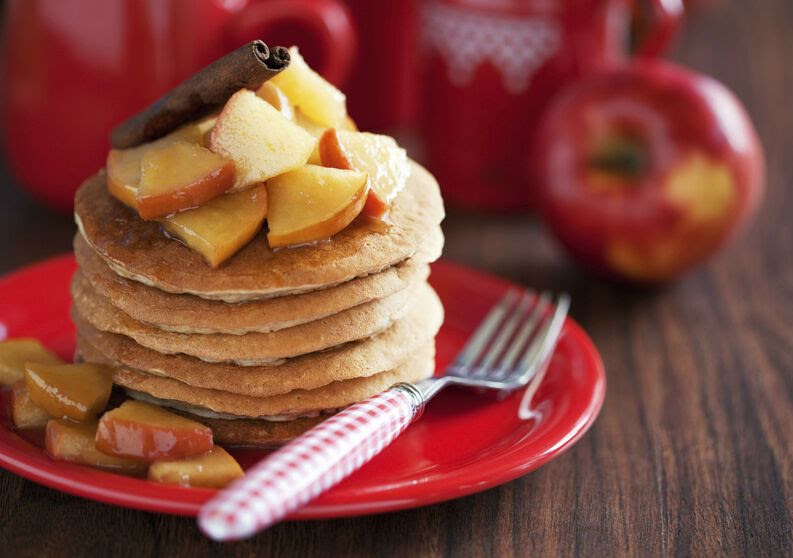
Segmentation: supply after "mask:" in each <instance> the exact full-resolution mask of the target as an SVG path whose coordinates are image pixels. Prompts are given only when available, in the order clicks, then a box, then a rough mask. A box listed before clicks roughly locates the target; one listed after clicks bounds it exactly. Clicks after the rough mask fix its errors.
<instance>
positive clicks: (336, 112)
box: [270, 47, 347, 127]
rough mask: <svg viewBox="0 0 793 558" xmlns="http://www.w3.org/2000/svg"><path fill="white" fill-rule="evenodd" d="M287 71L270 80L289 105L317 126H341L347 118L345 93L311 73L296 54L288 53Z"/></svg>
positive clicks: (295, 49) (316, 74)
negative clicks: (287, 99)
mask: <svg viewBox="0 0 793 558" xmlns="http://www.w3.org/2000/svg"><path fill="white" fill-rule="evenodd" d="M289 57H290V62H289V67H288V68H287V69H286V70H284V71H283V72H281V73H279V74H278V75H276V76H275V77H274V78H272V79H271V80H270V83H272V84H273V85H275V86H276V87H278V88H279V89H281V91H283V92H284V94H285V95H286V96H287V97H288V98H289V100H290V101H291V102H292V104H293V105H294V106H295V107H297V108H299V109H300V110H301V112H302V113H303V114H305V115H306V116H307V117H309V118H310V119H311V120H313V121H314V122H316V123H317V124H319V125H321V126H325V127H331V126H340V125H341V123H342V121H343V120H344V119H345V118H346V116H347V104H346V98H345V96H344V93H342V92H341V91H339V90H338V89H336V87H334V86H333V84H331V83H330V82H329V81H327V80H326V79H325V78H323V77H322V76H321V75H319V74H318V73H317V72H315V71H314V70H312V69H311V68H310V67H309V66H308V64H306V61H305V60H304V59H303V57H302V56H301V55H300V52H298V50H297V47H292V48H290V49H289Z"/></svg>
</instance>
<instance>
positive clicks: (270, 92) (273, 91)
mask: <svg viewBox="0 0 793 558" xmlns="http://www.w3.org/2000/svg"><path fill="white" fill-rule="evenodd" d="M256 96H257V97H259V98H260V99H262V100H264V101H267V102H268V103H270V104H271V105H272V106H273V108H274V109H276V110H277V111H278V112H280V113H281V114H283V115H284V117H285V118H288V119H289V120H294V119H295V107H293V106H292V103H291V102H290V101H289V98H288V97H287V96H286V95H285V94H284V92H283V91H281V88H280V87H277V86H275V85H273V84H272V83H270V82H269V81H265V82H264V83H263V84H262V85H261V87H259V89H257V90H256Z"/></svg>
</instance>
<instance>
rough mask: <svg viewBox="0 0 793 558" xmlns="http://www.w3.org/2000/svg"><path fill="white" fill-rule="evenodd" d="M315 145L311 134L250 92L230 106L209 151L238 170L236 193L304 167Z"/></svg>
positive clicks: (239, 94)
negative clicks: (218, 155) (227, 160)
mask: <svg viewBox="0 0 793 558" xmlns="http://www.w3.org/2000/svg"><path fill="white" fill-rule="evenodd" d="M315 144H316V140H315V139H314V138H313V137H312V136H311V135H310V134H309V133H308V132H306V131H305V130H303V129H302V128H301V127H300V126H298V125H297V124H295V123H294V122H291V121H290V120H288V119H287V118H285V117H284V115H283V114H281V113H280V112H279V111H278V110H276V109H275V108H273V106H272V105H270V104H269V103H268V102H266V101H263V100H262V99H260V98H259V97H257V96H256V94H255V93H254V92H253V91H248V90H247V89H241V90H240V91H237V92H236V93H235V94H234V95H232V96H231V98H230V99H229V100H228V101H227V102H226V105H225V106H224V107H223V110H222V111H221V113H220V114H219V115H218V119H217V122H215V127H214V128H212V133H211V134H210V138H209V148H210V149H211V150H212V151H214V152H215V153H218V154H220V155H222V156H223V157H226V158H228V159H231V160H232V161H234V164H235V165H236V167H237V179H236V182H235V184H234V187H233V188H232V191H235V192H236V191H240V190H244V189H245V188H250V187H252V186H254V185H255V184H258V183H260V182H264V181H265V180H267V179H268V178H272V177H273V176H276V175H279V174H282V173H284V172H287V171H290V170H292V169H296V168H299V167H301V166H303V165H304V164H305V163H306V161H308V158H309V156H310V155H311V152H312V151H313V149H314V145H315Z"/></svg>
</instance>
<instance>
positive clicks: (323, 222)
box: [267, 165, 368, 248]
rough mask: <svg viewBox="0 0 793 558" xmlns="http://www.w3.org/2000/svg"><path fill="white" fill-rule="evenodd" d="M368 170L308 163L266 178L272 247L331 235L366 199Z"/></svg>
mask: <svg viewBox="0 0 793 558" xmlns="http://www.w3.org/2000/svg"><path fill="white" fill-rule="evenodd" d="M367 190H368V187H367V185H366V174H365V173H362V172H358V171H352V170H341V169H329V168H325V167H319V166H316V165H306V166H304V167H301V168H299V169H297V170H293V171H291V172H288V173H285V174H282V175H279V176H276V177H275V178H273V179H271V180H269V181H268V182H267V192H268V194H269V197H270V209H269V214H268V216H267V223H268V226H269V232H268V233H267V240H268V242H269V243H270V246H271V247H272V248H279V247H281V246H290V245H295V244H304V243H306V242H313V241H315V240H324V239H327V238H330V237H331V236H333V235H334V234H336V233H337V232H339V231H340V230H342V229H344V228H345V227H346V226H347V225H349V224H350V223H351V222H352V220H353V219H355V217H357V216H358V214H359V213H360V212H361V209H362V208H363V205H364V203H365V202H366V194H367Z"/></svg>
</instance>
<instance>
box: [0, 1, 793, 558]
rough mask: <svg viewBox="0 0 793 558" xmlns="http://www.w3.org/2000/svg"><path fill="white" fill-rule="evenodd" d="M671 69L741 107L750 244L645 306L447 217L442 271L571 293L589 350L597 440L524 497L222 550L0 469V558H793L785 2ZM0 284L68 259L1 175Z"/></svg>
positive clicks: (765, 4) (789, 52)
mask: <svg viewBox="0 0 793 558" xmlns="http://www.w3.org/2000/svg"><path fill="white" fill-rule="evenodd" d="M673 56H674V58H676V59H678V60H682V61H684V62H685V63H687V64H689V65H691V66H692V67H694V68H696V69H699V70H703V71H706V72H708V73H710V74H712V75H714V76H716V77H718V78H719V79H721V80H723V81H724V82H725V83H727V85H729V86H730V87H731V88H733V89H734V90H735V91H736V92H737V93H738V95H739V96H740V97H741V98H742V99H743V100H744V101H745V103H746V104H747V106H748V109H749V112H750V113H751V116H752V117H753V119H754V121H755V123H756V125H757V127H758V129H759V132H760V136H761V137H762V138H763V141H764V144H765V148H766V153H767V157H768V168H769V182H768V196H767V198H766V202H765V205H764V207H763V209H762V213H761V214H760V216H759V218H758V219H757V220H756V221H755V223H754V225H753V226H752V227H751V229H750V230H749V231H748V234H746V235H745V236H744V237H743V238H741V239H740V240H739V241H738V242H736V243H734V244H733V245H732V246H731V247H730V248H729V249H728V250H727V251H726V252H724V253H722V254H721V255H720V256H719V257H717V258H716V259H715V260H713V261H712V262H711V263H709V264H708V265H706V266H705V267H703V268H701V269H699V270H697V271H695V272H693V273H691V274H690V275H688V276H686V277H685V278H684V279H682V280H680V281H679V282H677V283H675V284H672V285H670V286H668V287H666V288H664V289H659V290H654V291H642V290H625V289H624V288H617V287H614V286H611V285H609V284H606V283H603V282H600V281H597V280H594V279H592V278H590V277H588V276H586V275H584V274H583V273H581V272H580V271H578V270H577V269H575V268H574V267H572V266H571V265H570V264H569V263H568V262H567V261H566V260H565V259H564V257H563V256H562V255H561V254H560V253H559V251H558V250H557V248H556V246H555V245H554V244H553V242H552V241H551V240H550V239H549V238H548V235H547V234H546V233H545V232H544V231H543V230H542V229H541V228H540V227H539V226H538V225H536V224H535V223H533V222H532V221H531V220H530V219H526V218H510V219H503V218H485V217H476V216H472V215H465V214H452V215H450V217H449V218H448V220H447V222H446V225H445V230H446V234H447V239H448V244H447V249H446V252H445V254H446V257H447V258H449V259H452V260H457V261H461V262H465V263H468V264H470V265H473V266H477V267H480V268H484V269H488V270H490V271H493V272H495V273H498V274H501V275H504V276H507V277H510V278H512V279H514V280H517V281H519V282H521V283H523V284H525V285H528V286H532V287H551V288H554V289H565V290H567V291H569V292H570V293H572V294H573V301H574V304H573V312H572V313H573V316H574V317H575V318H576V319H577V320H578V321H579V322H580V323H581V324H582V325H583V326H584V328H585V329H586V330H587V331H588V332H589V334H590V335H591V336H592V338H593V339H594V341H595V344H596V345H597V347H598V348H599V349H600V351H601V353H602V355H603V359H604V361H605V364H606V370H607V374H608V390H607V396H606V402H605V405H604V407H603V411H602V413H601V415H600V418H599V419H598V421H597V422H596V424H595V425H594V427H593V428H592V430H591V431H590V432H589V433H588V434H587V435H586V436H585V437H584V438H583V439H582V440H581V441H580V442H579V443H578V444H577V445H576V446H575V447H574V448H572V449H571V450H570V451H568V452H567V453H566V454H564V455H562V456H561V457H560V458H558V459H556V460H555V461H553V462H551V463H550V464H548V465H546V466H545V467H543V468H541V469H540V470H538V471H536V472H534V473H532V474H529V475H527V476H526V477H524V478H521V479H519V480H517V481H514V482H512V483H509V484H507V485H504V486H502V487H500V488H495V489H492V490H489V491H487V492H484V493H481V494H478V495H474V496H470V497H467V498H462V499H460V500H456V501H453V502H447V503H443V504H438V505H434V506H430V507H426V508H422V509H417V510H412V511H405V512H400V513H392V514H386V515H381V516H375V517H366V518H359V519H343V520H334V521H311V522H292V523H286V524H281V525H278V526H276V527H274V528H273V529H271V530H270V531H269V532H267V533H264V534H262V535H260V536H258V537H256V538H255V539H253V540H251V541H247V542H242V543H236V544H233V545H228V546H223V547H222V546H220V545H217V544H213V543H210V542H209V541H207V540H206V539H204V538H202V537H201V536H200V535H199V533H198V531H197V530H196V527H195V524H194V522H193V521H192V520H190V519H184V518H174V517H167V516H161V515H155V514H149V513H142V512H136V511H128V510H123V509H118V508H114V507H111V506H106V505H102V504H97V503H93V502H89V501H86V500H81V499H79V498H75V497H72V496H67V495H64V494H60V493H58V492H55V491H53V490H49V489H46V488H42V487H39V486H37V485H35V484H33V483H31V482H28V481H25V480H22V479H20V478H19V477H16V476H14V475H12V474H9V473H6V472H0V554H2V555H4V556H9V555H20V556H42V555H50V556H79V555H101V556H111V555H112V556H136V557H138V556H151V555H166V556H173V557H176V556H190V557H196V556H205V555H215V554H222V553H226V552H227V553H229V554H232V555H236V556H245V555H253V554H255V555H259V556H270V555H272V556H292V555H294V556H333V555H338V556H369V555H376V556H391V555H395V556H439V555H443V556H447V555H448V556H513V555H535V554H542V555H547V556H556V555H582V556H600V555H621V554H627V555H672V554H674V555H683V556H687V555H692V554H693V555H706V554H717V555H722V554H727V555H739V554H743V555H751V556H783V555H788V556H789V555H792V554H793V194H792V193H791V189H792V188H791V185H792V184H793V147H792V146H793V109H792V108H791V107H792V106H793V62H791V61H793V3H791V2H790V1H789V0H765V1H762V2H761V1H753V2H748V1H747V2H745V1H740V2H738V1H733V2H722V3H721V6H720V7H717V8H716V9H713V10H711V11H709V12H701V13H697V14H694V15H692V16H691V17H690V18H689V22H688V26H687V28H686V30H685V32H684V33H683V37H682V38H681V40H680V42H679V44H678V46H677V48H676V50H675V53H674V55H673ZM0 182H1V183H2V187H1V188H0V237H2V238H3V241H2V243H0V271H3V272H5V271H10V270H12V269H14V268H16V267H18V266H20V265H22V264H25V263H27V262H31V261H34V260H37V259H40V258H43V257H45V256H48V255H50V254H54V253H58V252H64V251H66V250H68V249H69V246H70V242H71V236H72V232H73V225H72V223H71V220H70V219H69V218H68V217H63V216H58V215H54V214H51V213H49V212H47V211H46V210H44V209H41V208H40V207H39V206H37V205H36V204H35V203H33V202H32V201H30V200H29V199H27V198H26V197H24V196H23V195H22V194H20V193H19V192H18V191H17V190H16V189H15V188H12V181H11V179H10V178H9V177H8V174H7V172H5V171H4V170H3V169H0Z"/></svg>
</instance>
